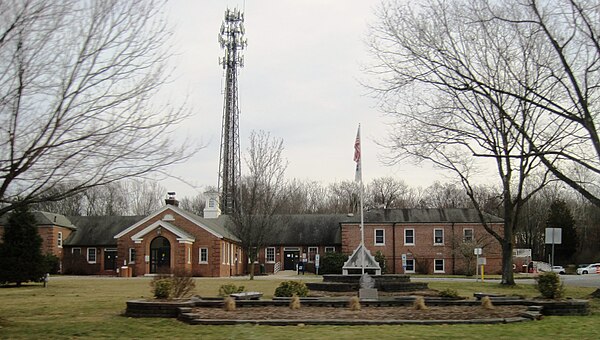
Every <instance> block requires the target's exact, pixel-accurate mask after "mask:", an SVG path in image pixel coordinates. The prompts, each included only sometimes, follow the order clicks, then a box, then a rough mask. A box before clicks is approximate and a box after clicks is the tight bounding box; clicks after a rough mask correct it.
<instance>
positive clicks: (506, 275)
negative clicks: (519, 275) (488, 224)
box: [501, 232, 515, 286]
mask: <svg viewBox="0 0 600 340" xmlns="http://www.w3.org/2000/svg"><path fill="white" fill-rule="evenodd" d="M510 234H511V238H512V232H511V233H510ZM511 238H508V237H506V236H505V237H504V240H503V241H502V282H501V284H503V285H510V286H513V285H514V284H515V278H514V275H513V266H512V253H513V244H512V241H511Z"/></svg>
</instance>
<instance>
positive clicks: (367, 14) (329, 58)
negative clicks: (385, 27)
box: [161, 0, 434, 198]
mask: <svg viewBox="0 0 600 340" xmlns="http://www.w3.org/2000/svg"><path fill="white" fill-rule="evenodd" d="M378 3H379V0H336V1H327V0H302V1H290V0H261V1H258V0H248V1H243V0H239V1H216V0H202V1H192V0H173V1H170V2H169V3H168V4H167V10H168V11H169V17H170V19H171V20H172V23H173V25H175V31H174V33H175V34H174V52H175V53H176V55H175V57H174V58H173V60H172V62H173V65H175V67H176V69H175V72H174V74H173V76H174V80H173V83H172V84H170V86H169V88H168V89H169V91H168V92H169V93H170V95H169V99H170V100H171V101H174V102H179V101H181V100H186V101H187V104H188V106H189V107H190V108H191V109H192V112H193V117H192V118H191V119H190V120H188V121H186V123H185V124H184V126H183V127H182V128H181V129H180V131H179V132H178V133H179V134H181V135H182V136H183V135H187V136H189V137H191V138H193V139H194V140H195V141H196V142H197V143H203V144H206V145H207V146H206V148H204V149H202V150H201V151H200V152H199V153H198V154H197V155H196V156H194V157H193V158H192V159H191V160H189V161H188V162H186V163H185V164H183V165H179V166H176V167H174V168H173V169H172V171H171V173H172V174H173V175H175V176H178V177H181V178H183V179H185V180H186V181H188V182H189V183H191V184H192V185H194V186H196V188H194V187H192V186H189V185H185V184H183V183H181V182H179V181H176V180H173V179H168V180H165V181H163V182H162V183H161V184H162V185H163V186H164V187H165V188H166V189H167V190H169V191H176V192H177V195H178V197H180V198H181V197H184V196H193V195H195V194H196V193H198V192H202V191H203V189H204V187H206V186H209V185H212V186H216V185H217V181H218V166H219V164H218V163H219V145H220V132H221V119H222V112H223V110H222V106H223V96H222V87H223V69H222V67H221V66H220V65H219V62H218V61H219V57H221V56H222V55H223V51H222V50H221V48H220V46H219V43H218V41H217V36H218V32H219V29H220V27H221V22H222V21H223V15H224V12H225V9H226V8H227V7H229V8H234V7H238V8H240V9H243V10H244V11H245V28H246V38H247V39H248V47H247V48H246V49H245V51H244V52H243V54H244V60H245V66H244V67H243V68H242V69H241V72H240V74H239V94H240V95H239V100H240V108H241V113H240V138H241V140H240V143H241V149H242V157H243V155H244V153H245V151H246V149H247V143H248V136H249V134H250V132H251V131H252V130H265V131H268V132H270V133H271V135H272V136H274V137H277V138H283V141H284V147H285V151H284V155H285V157H286V158H287V159H288V161H289V167H288V170H287V172H286V176H287V178H298V179H302V180H314V181H319V182H321V183H324V184H329V183H333V182H338V181H342V180H353V179H354V166H355V163H354V162H353V160H352V157H353V144H354V139H355V136H356V130H357V127H358V124H359V123H360V124H361V126H362V128H361V130H362V131H361V133H362V154H363V162H362V166H363V179H364V181H365V183H366V182H368V181H370V180H371V179H373V178H376V177H381V176H394V177H396V178H399V179H402V180H404V181H406V182H407V183H408V184H410V185H413V186H427V185H429V184H431V183H432V182H433V180H434V178H433V174H432V172H431V171H429V170H424V169H422V168H416V167H414V166H410V165H408V164H406V165H399V166H394V167H388V166H385V165H383V164H382V163H381V162H380V161H379V157H380V156H381V155H382V154H383V152H384V150H382V149H381V148H380V147H378V146H377V145H376V143H375V140H381V139H382V138H384V137H385V135H386V129H387V127H386V124H385V123H386V121H388V122H389V119H388V118H384V117H383V116H382V114H381V113H380V112H379V111H378V110H377V108H376V101H375V100H374V99H372V98H370V97H369V96H368V95H367V90H366V89H365V88H364V87H362V86H361V85H360V83H359V81H360V80H364V79H366V78H367V75H366V74H365V73H364V72H363V71H362V69H363V67H364V66H365V65H367V64H368V62H369V55H368V53H367V49H366V44H365V42H364V41H365V39H366V31H367V24H368V22H371V21H372V20H373V18H374V14H373V12H374V8H375V7H376V6H377V4H378Z"/></svg>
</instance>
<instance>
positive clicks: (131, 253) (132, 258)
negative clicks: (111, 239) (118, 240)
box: [129, 248, 135, 263]
mask: <svg viewBox="0 0 600 340" xmlns="http://www.w3.org/2000/svg"><path fill="white" fill-rule="evenodd" d="M129 263H135V248H129Z"/></svg>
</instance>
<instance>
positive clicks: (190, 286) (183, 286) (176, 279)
mask: <svg viewBox="0 0 600 340" xmlns="http://www.w3.org/2000/svg"><path fill="white" fill-rule="evenodd" d="M170 280H171V294H170V296H171V297H172V298H175V299H179V298H183V297H187V296H190V295H191V293H192V291H193V290H194V288H196V283H195V282H194V279H193V278H192V276H191V275H190V274H189V273H188V272H187V271H185V270H178V271H175V272H174V273H173V277H171V278H170Z"/></svg>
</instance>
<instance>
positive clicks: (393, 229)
mask: <svg viewBox="0 0 600 340" xmlns="http://www.w3.org/2000/svg"><path fill="white" fill-rule="evenodd" d="M392 265H393V267H392V268H394V274H396V222H394V223H393V224H392Z"/></svg>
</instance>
